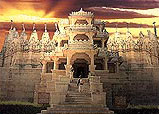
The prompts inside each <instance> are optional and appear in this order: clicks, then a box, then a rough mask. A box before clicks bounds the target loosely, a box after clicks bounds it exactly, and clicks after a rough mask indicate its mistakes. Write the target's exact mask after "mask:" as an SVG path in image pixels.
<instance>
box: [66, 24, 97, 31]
mask: <svg viewBox="0 0 159 114" xmlns="http://www.w3.org/2000/svg"><path fill="white" fill-rule="evenodd" d="M69 29H70V30H72V31H74V30H76V31H95V30H96V28H95V27H93V26H92V25H91V26H90V25H86V24H79V25H72V26H70V27H69Z"/></svg>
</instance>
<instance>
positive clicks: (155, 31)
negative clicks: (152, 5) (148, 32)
mask: <svg viewBox="0 0 159 114" xmlns="http://www.w3.org/2000/svg"><path fill="white" fill-rule="evenodd" d="M155 24H156V22H153V27H154V33H155V36H156V37H157V29H156V25H155Z"/></svg>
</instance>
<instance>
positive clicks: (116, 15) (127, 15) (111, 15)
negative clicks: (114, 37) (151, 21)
mask: <svg viewBox="0 0 159 114" xmlns="http://www.w3.org/2000/svg"><path fill="white" fill-rule="evenodd" d="M88 10H90V11H92V12H94V13H95V14H96V16H97V17H98V18H106V19H131V18H153V17H156V16H153V15H146V14H140V13H137V12H134V11H126V10H125V11H121V10H117V9H116V10H115V9H111V8H103V7H91V8H88Z"/></svg>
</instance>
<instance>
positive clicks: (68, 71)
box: [66, 56, 72, 76]
mask: <svg viewBox="0 0 159 114" xmlns="http://www.w3.org/2000/svg"><path fill="white" fill-rule="evenodd" d="M70 59H71V56H67V65H66V76H69V75H70V71H71V67H72V65H71V63H70V62H71V61H70Z"/></svg>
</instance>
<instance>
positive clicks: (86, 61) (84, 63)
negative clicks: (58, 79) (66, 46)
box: [71, 53, 91, 78]
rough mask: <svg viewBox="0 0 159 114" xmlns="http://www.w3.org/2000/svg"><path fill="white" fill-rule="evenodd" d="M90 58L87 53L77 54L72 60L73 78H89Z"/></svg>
mask: <svg viewBox="0 0 159 114" xmlns="http://www.w3.org/2000/svg"><path fill="white" fill-rule="evenodd" d="M90 60H91V59H90V57H89V55H87V54H86V53H76V54H74V55H73V56H72V58H71V65H72V67H73V71H74V73H73V78H79V76H80V75H81V76H82V78H88V73H89V65H90Z"/></svg>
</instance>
